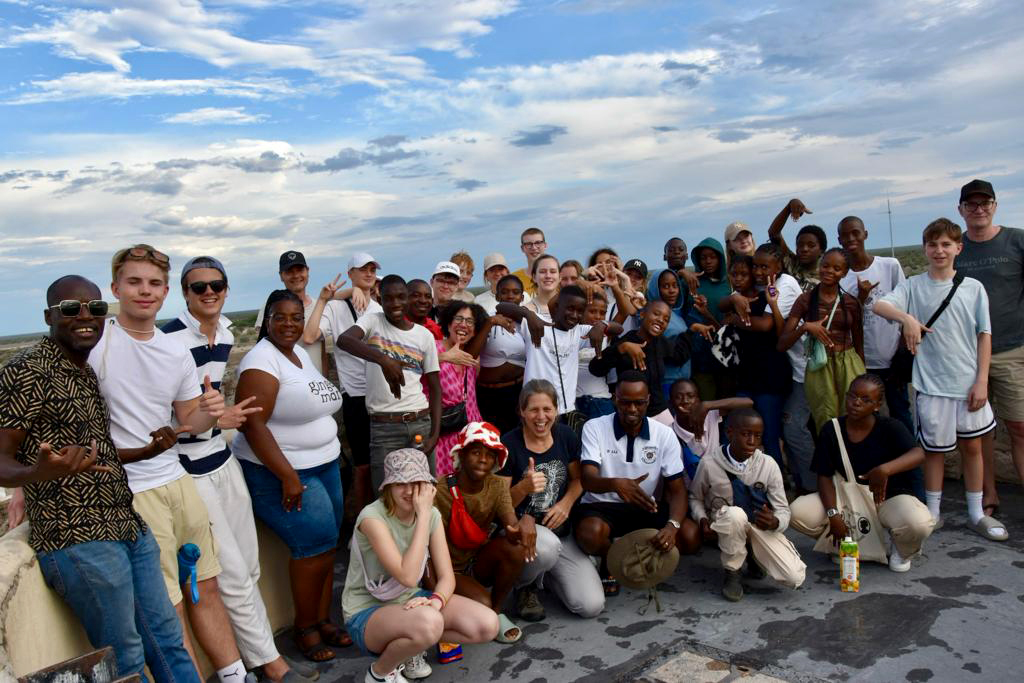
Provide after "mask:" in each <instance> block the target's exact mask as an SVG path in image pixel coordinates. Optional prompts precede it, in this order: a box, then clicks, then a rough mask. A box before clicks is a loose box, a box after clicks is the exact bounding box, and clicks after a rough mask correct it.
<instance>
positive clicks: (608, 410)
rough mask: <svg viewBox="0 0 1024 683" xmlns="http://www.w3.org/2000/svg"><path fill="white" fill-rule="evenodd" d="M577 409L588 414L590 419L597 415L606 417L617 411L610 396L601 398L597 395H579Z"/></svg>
mask: <svg viewBox="0 0 1024 683" xmlns="http://www.w3.org/2000/svg"><path fill="white" fill-rule="evenodd" d="M576 410H578V411H580V412H581V413H583V414H584V415H586V416H587V419H588V420H593V419H594V418H595V417H604V416H605V415H611V414H612V413H614V412H615V404H614V403H612V400H611V399H610V398H599V397H597V396H577V397H576Z"/></svg>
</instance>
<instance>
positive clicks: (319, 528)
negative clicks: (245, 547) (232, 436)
mask: <svg viewBox="0 0 1024 683" xmlns="http://www.w3.org/2000/svg"><path fill="white" fill-rule="evenodd" d="M239 462H240V463H241V465H242V474H243V475H244V476H245V483H246V485H247V486H248V487H249V495H250V496H251V497H252V510H253V514H254V515H255V516H256V519H258V520H260V521H261V522H263V523H264V524H266V525H267V526H268V527H270V528H271V529H273V531H274V533H276V534H277V535H278V536H280V537H281V540H282V541H284V542H285V544H286V545H287V546H288V548H289V549H290V550H291V552H292V557H293V558H294V559H296V560H300V559H302V558H304V557H313V556H315V555H321V554H323V553H325V552H327V551H328V550H333V549H334V548H336V547H337V546H338V532H339V530H340V529H341V521H342V516H343V515H344V505H343V502H344V501H343V498H342V492H341V472H340V471H339V469H338V461H337V460H332V461H331V462H327V463H324V464H323V465H317V466H316V467H310V468H309V469H305V470H296V473H297V474H298V475H299V479H300V480H301V481H302V484H303V486H305V487H306V490H305V491H304V492H303V494H302V509H301V510H298V509H295V508H293V509H292V510H290V511H287V512H286V511H285V509H284V507H282V505H281V480H280V479H278V478H277V475H275V474H274V473H273V472H271V471H270V470H269V469H267V468H266V467H264V466H263V465H257V464H255V463H252V462H249V461H247V460H239Z"/></svg>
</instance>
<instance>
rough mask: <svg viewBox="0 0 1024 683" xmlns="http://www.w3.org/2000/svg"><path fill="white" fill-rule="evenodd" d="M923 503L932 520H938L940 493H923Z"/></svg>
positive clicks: (940, 501)
mask: <svg viewBox="0 0 1024 683" xmlns="http://www.w3.org/2000/svg"><path fill="white" fill-rule="evenodd" d="M924 502H925V505H927V506H928V512H930V513H932V519H938V518H939V506H940V505H941V504H942V491H925V492H924Z"/></svg>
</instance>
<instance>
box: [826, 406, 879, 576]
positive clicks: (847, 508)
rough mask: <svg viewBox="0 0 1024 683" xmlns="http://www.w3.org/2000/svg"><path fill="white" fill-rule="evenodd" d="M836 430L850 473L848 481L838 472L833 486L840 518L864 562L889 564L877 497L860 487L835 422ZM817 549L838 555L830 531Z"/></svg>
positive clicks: (869, 490) (844, 468) (841, 451)
mask: <svg viewBox="0 0 1024 683" xmlns="http://www.w3.org/2000/svg"><path fill="white" fill-rule="evenodd" d="M832 427H833V429H835V430H836V441H838V442H839V454H840V455H841V456H842V458H843V470H844V471H845V473H846V479H843V478H842V477H841V476H839V473H838V472H837V473H836V474H834V475H832V483H833V484H835V487H836V507H837V508H838V509H839V514H841V515H842V516H843V521H844V522H846V528H847V529H848V530H849V534H850V538H852V539H853V540H855V541H857V549H858V551H859V552H860V559H861V560H866V561H869V562H881V563H882V564H885V563H886V562H888V561H889V558H888V553H887V552H886V543H885V537H884V536H883V535H882V532H883V529H882V523H881V522H880V521H878V509H877V508H876V507H875V497H874V496H873V495H872V493H871V489H869V488H868V487H867V486H866V485H865V484H858V483H857V477H856V476H855V475H854V473H853V466H851V465H850V456H849V454H847V452H846V442H845V441H844V440H843V431H842V429H840V428H839V420H838V419H836V418H832ZM840 540H842V539H840ZM814 549H815V550H817V551H818V552H822V553H830V552H834V551H835V546H834V545H833V543H832V539H831V538H830V537H829V535H828V529H827V528H826V529H825V533H823V534H822V535H821V537H820V538H819V539H818V542H817V543H816V544H815V545H814Z"/></svg>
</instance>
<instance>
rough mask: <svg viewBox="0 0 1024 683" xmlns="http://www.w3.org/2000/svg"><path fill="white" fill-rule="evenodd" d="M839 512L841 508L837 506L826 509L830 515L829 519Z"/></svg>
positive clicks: (827, 514)
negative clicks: (838, 508) (836, 507)
mask: <svg viewBox="0 0 1024 683" xmlns="http://www.w3.org/2000/svg"><path fill="white" fill-rule="evenodd" d="M838 514H839V510H837V509H835V508H829V509H828V510H825V516H826V517H828V518H829V519H832V518H833V517H835V516H836V515H838Z"/></svg>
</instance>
